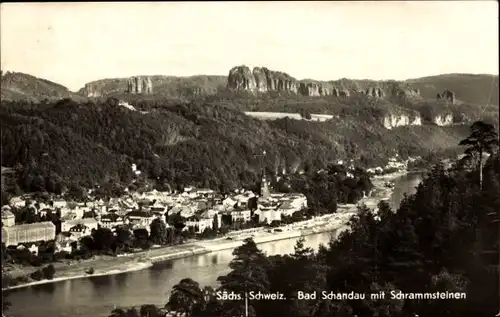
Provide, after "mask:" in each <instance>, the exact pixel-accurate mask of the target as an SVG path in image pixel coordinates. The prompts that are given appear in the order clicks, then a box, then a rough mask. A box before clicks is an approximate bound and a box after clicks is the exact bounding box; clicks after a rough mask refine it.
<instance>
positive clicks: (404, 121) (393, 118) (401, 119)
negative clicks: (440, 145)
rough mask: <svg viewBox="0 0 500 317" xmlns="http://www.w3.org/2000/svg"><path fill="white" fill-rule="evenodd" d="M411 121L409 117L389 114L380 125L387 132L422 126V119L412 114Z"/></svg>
mask: <svg viewBox="0 0 500 317" xmlns="http://www.w3.org/2000/svg"><path fill="white" fill-rule="evenodd" d="M412 117H413V119H412V118H410V116H409V115H403V114H401V115H396V114H389V115H386V116H384V117H383V120H382V124H383V125H384V127H385V128H386V129H388V130H390V129H392V128H396V127H401V126H407V125H422V117H421V116H420V115H418V114H414V115H413V116H412Z"/></svg>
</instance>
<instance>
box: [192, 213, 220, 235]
mask: <svg viewBox="0 0 500 317" xmlns="http://www.w3.org/2000/svg"><path fill="white" fill-rule="evenodd" d="M213 224H214V219H213V218H202V217H199V216H192V217H190V218H188V220H187V221H186V227H188V228H195V232H196V233H202V232H203V231H205V230H206V229H212V228H213Z"/></svg>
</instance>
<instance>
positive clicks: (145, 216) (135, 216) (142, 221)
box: [125, 210, 156, 229]
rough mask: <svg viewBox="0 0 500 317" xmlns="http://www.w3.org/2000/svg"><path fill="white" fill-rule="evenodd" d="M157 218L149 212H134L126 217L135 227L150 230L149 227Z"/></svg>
mask: <svg viewBox="0 0 500 317" xmlns="http://www.w3.org/2000/svg"><path fill="white" fill-rule="evenodd" d="M155 218H156V216H155V215H154V214H153V213H152V212H149V211H140V210H134V211H131V212H129V213H128V214H126V215H125V219H127V220H128V221H129V222H130V223H131V224H132V225H134V227H144V228H146V229H149V226H150V225H151V223H152V222H153V220H154V219H155Z"/></svg>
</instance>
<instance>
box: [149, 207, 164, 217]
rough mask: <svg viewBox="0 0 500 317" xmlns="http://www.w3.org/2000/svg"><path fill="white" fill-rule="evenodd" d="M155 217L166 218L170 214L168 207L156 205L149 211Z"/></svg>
mask: <svg viewBox="0 0 500 317" xmlns="http://www.w3.org/2000/svg"><path fill="white" fill-rule="evenodd" d="M149 210H150V211H151V212H152V213H153V214H155V216H160V217H164V216H165V214H166V213H167V212H168V207H167V206H163V205H160V204H155V205H153V206H151V208H150V209H149Z"/></svg>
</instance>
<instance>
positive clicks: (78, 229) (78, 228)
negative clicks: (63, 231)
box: [68, 223, 92, 239]
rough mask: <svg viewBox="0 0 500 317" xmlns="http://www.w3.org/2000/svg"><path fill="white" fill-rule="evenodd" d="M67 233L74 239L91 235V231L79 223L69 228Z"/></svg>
mask: <svg viewBox="0 0 500 317" xmlns="http://www.w3.org/2000/svg"><path fill="white" fill-rule="evenodd" d="M68 232H69V233H70V234H71V236H73V237H75V238H76V239H80V238H81V237H84V236H88V235H90V234H91V233H92V229H91V228H90V227H88V226H86V225H84V224H82V223H79V224H77V225H75V226H73V227H71V228H69V230H68Z"/></svg>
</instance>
